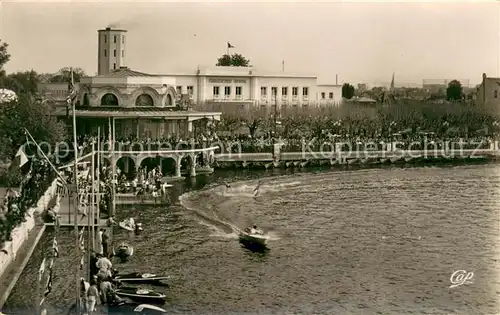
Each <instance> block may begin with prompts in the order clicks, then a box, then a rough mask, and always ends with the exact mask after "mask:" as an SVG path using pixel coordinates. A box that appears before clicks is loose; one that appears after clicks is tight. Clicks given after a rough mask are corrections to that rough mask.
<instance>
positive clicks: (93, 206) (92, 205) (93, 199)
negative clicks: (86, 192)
mask: <svg viewBox="0 0 500 315" xmlns="http://www.w3.org/2000/svg"><path fill="white" fill-rule="evenodd" d="M91 165H92V203H91V206H90V208H91V210H92V250H94V251H95V183H96V180H95V141H94V142H92V163H91ZM89 262H90V260H89ZM89 281H90V280H89Z"/></svg>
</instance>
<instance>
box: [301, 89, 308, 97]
mask: <svg viewBox="0 0 500 315" xmlns="http://www.w3.org/2000/svg"><path fill="white" fill-rule="evenodd" d="M302 95H304V96H308V95H309V88H308V87H303V88H302Z"/></svg>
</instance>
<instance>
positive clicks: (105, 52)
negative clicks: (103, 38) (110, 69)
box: [104, 49, 108, 57]
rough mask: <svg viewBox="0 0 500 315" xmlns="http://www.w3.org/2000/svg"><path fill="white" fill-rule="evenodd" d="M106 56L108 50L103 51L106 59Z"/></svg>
mask: <svg viewBox="0 0 500 315" xmlns="http://www.w3.org/2000/svg"><path fill="white" fill-rule="evenodd" d="M107 56H108V50H107V49H104V57H107Z"/></svg>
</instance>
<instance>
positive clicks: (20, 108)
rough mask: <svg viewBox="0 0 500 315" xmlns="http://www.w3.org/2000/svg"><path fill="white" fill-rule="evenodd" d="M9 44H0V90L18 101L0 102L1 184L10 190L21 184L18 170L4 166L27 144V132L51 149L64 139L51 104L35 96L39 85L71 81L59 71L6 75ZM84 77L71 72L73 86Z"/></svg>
mask: <svg viewBox="0 0 500 315" xmlns="http://www.w3.org/2000/svg"><path fill="white" fill-rule="evenodd" d="M10 57H11V55H10V54H9V53H8V44H7V43H5V42H2V41H0V89H7V90H12V91H14V92H15V93H16V94H17V100H8V101H2V100H0V161H1V162H2V163H1V164H2V165H3V169H0V181H3V184H7V185H9V186H12V185H15V184H16V182H18V181H19V180H20V176H21V174H20V172H19V170H12V171H11V172H9V171H8V170H7V167H6V166H7V165H8V164H9V163H10V161H11V160H12V158H13V157H14V156H15V154H16V152H17V151H18V149H19V148H20V147H21V146H22V145H23V144H25V143H26V142H27V137H26V134H25V132H24V128H26V129H27V130H28V131H29V132H30V134H31V135H32V136H33V137H34V138H35V140H36V141H39V142H46V143H48V144H51V145H52V146H54V145H55V144H56V143H57V142H60V141H64V140H65V139H66V135H67V130H66V125H65V123H63V122H61V121H59V120H58V119H57V117H56V116H55V115H53V107H52V106H51V104H50V102H49V101H48V100H46V99H44V98H43V96H42V95H40V94H39V93H38V85H39V84H40V83H42V82H49V83H66V82H69V79H70V76H71V75H70V73H71V71H70V68H68V67H66V68H62V69H60V70H59V71H57V72H56V73H50V74H47V73H43V74H40V73H37V72H36V71H34V70H29V71H24V72H16V73H11V74H7V73H6V71H5V69H4V66H5V64H7V63H8V62H9V60H10ZM83 76H85V72H84V71H83V70H82V69H80V68H76V69H75V68H74V69H73V77H74V80H75V81H76V82H78V81H79V80H80V78H81V77H83Z"/></svg>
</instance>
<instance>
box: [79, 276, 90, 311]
mask: <svg viewBox="0 0 500 315" xmlns="http://www.w3.org/2000/svg"><path fill="white" fill-rule="evenodd" d="M89 288H90V284H89V283H88V282H87V281H85V279H83V278H80V305H81V306H82V309H83V314H87V312H88V309H87V291H88V289H89Z"/></svg>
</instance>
